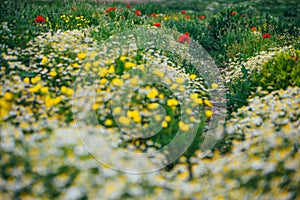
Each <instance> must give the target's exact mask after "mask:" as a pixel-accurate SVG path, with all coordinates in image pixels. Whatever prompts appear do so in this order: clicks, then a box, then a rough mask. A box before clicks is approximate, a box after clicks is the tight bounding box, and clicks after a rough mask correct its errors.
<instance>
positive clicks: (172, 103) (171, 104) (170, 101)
mask: <svg viewBox="0 0 300 200" xmlns="http://www.w3.org/2000/svg"><path fill="white" fill-rule="evenodd" d="M167 105H168V106H170V107H171V106H177V105H178V101H177V100H176V99H168V101H167Z"/></svg>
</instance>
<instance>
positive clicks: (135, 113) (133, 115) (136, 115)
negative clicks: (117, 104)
mask: <svg viewBox="0 0 300 200" xmlns="http://www.w3.org/2000/svg"><path fill="white" fill-rule="evenodd" d="M127 116H128V117H131V118H132V119H133V121H134V122H136V123H139V122H141V121H142V118H141V116H140V113H139V112H138V111H137V110H133V111H128V112H127Z"/></svg>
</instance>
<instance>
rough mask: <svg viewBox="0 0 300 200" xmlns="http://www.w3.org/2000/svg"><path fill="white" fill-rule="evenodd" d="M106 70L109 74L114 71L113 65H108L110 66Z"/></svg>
mask: <svg viewBox="0 0 300 200" xmlns="http://www.w3.org/2000/svg"><path fill="white" fill-rule="evenodd" d="M107 72H108V73H110V74H112V73H114V72H115V66H114V65H110V67H109V69H108V71H107Z"/></svg>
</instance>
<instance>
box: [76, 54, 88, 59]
mask: <svg viewBox="0 0 300 200" xmlns="http://www.w3.org/2000/svg"><path fill="white" fill-rule="evenodd" d="M85 56H86V53H78V54H77V57H78V58H79V59H84V58H85Z"/></svg>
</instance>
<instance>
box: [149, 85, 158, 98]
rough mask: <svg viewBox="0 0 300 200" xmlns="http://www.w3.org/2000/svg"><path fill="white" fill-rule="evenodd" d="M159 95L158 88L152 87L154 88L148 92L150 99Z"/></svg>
mask: <svg viewBox="0 0 300 200" xmlns="http://www.w3.org/2000/svg"><path fill="white" fill-rule="evenodd" d="M157 95H158V91H157V89H156V88H152V90H151V91H150V92H149V93H148V94H147V97H148V98H149V99H152V98H155V97H156V96H157Z"/></svg>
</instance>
